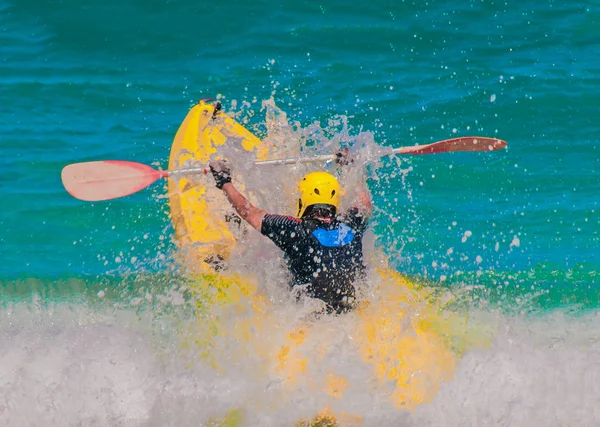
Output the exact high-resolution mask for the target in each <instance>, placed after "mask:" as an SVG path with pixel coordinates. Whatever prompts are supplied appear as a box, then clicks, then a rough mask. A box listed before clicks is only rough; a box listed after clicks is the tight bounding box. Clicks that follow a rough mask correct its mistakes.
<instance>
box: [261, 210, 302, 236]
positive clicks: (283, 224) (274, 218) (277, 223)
mask: <svg viewBox="0 0 600 427" xmlns="http://www.w3.org/2000/svg"><path fill="white" fill-rule="evenodd" d="M300 224H302V220H301V219H299V218H294V217H293V216H289V215H277V214H266V215H265V216H264V218H263V221H262V227H261V232H262V234H265V235H267V234H270V233H273V232H275V231H278V230H279V231H281V230H286V229H290V228H296V227H297V226H298V225H300Z"/></svg>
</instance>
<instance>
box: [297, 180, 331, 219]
mask: <svg viewBox="0 0 600 427" xmlns="http://www.w3.org/2000/svg"><path fill="white" fill-rule="evenodd" d="M298 194H299V195H300V198H299V199H298V218H302V215H304V212H305V211H306V208H307V207H309V206H312V205H330V206H333V207H335V210H336V212H337V210H338V208H339V207H340V183H339V182H338V180H337V179H336V178H335V176H333V175H331V174H330V173H327V172H312V173H309V174H308V175H306V176H305V177H304V178H302V181H300V183H299V184H298Z"/></svg>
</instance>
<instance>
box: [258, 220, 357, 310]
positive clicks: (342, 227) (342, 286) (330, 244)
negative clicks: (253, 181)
mask: <svg viewBox="0 0 600 427" xmlns="http://www.w3.org/2000/svg"><path fill="white" fill-rule="evenodd" d="M366 225H367V221H366V217H364V216H363V215H362V214H360V213H359V211H358V209H352V210H350V211H349V212H348V213H347V214H345V215H342V216H338V217H336V218H334V219H332V220H330V221H324V220H322V219H315V218H312V217H306V216H305V217H303V218H302V219H298V218H293V217H289V216H282V215H270V214H267V215H265V217H264V218H263V221H262V227H261V233H262V234H263V235H265V236H267V237H269V238H270V239H271V240H272V241H273V242H274V243H275V244H276V245H277V246H278V247H279V248H280V249H281V250H283V252H284V253H285V258H286V262H287V265H288V267H289V270H290V273H291V275H292V283H291V285H292V286H303V287H304V292H305V293H306V295H308V296H310V297H313V298H319V299H321V300H323V301H324V302H325V303H326V304H327V306H328V308H329V309H330V310H334V311H342V310H344V309H346V308H348V307H350V306H351V304H352V303H353V301H354V298H355V288H354V284H355V283H356V281H357V280H359V279H363V278H364V276H365V266H364V263H363V249H362V237H363V233H364V231H365V229H366Z"/></svg>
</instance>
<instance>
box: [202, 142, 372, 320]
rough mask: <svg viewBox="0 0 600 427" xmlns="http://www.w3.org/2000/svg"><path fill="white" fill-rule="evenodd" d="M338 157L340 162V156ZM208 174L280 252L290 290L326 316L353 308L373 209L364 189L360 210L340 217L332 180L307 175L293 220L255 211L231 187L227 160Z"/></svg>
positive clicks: (337, 193) (214, 163)
mask: <svg viewBox="0 0 600 427" xmlns="http://www.w3.org/2000/svg"><path fill="white" fill-rule="evenodd" d="M345 153H346V155H347V152H345ZM338 159H344V153H342V154H338ZM342 164H343V163H342ZM210 170H211V172H212V174H213V176H214V178H215V181H216V186H217V188H219V189H222V190H223V192H224V193H225V195H226V196H227V199H228V200H229V202H231V204H232V205H233V207H234V209H235V210H236V211H237V213H238V215H239V216H240V217H242V219H244V220H245V221H247V222H248V223H249V224H250V225H251V226H252V227H254V228H255V229H256V230H258V231H259V232H261V233H262V234H263V235H264V236H267V237H268V238H269V239H271V240H272V241H273V242H274V243H275V244H276V245H277V246H278V247H279V248H280V249H281V250H283V252H284V254H285V259H286V262H287V265H288V268H289V270H290V272H291V274H292V287H294V288H295V289H301V290H302V292H304V293H305V294H306V295H308V296H309V297H313V298H319V299H321V300H322V301H323V302H325V304H326V309H327V311H328V312H330V313H331V312H334V313H343V312H345V311H348V310H349V309H351V308H352V306H353V303H354V299H355V283H356V281H357V280H360V279H363V278H364V276H365V265H364V264H363V248H362V238H363V234H364V232H365V230H366V228H367V221H368V219H369V217H370V215H371V210H372V205H371V198H370V196H369V194H368V193H367V191H366V190H365V191H362V192H361V193H360V194H359V198H360V206H357V207H354V208H352V209H350V210H349V211H348V212H346V213H345V214H339V213H338V208H339V206H340V185H339V183H338V181H337V179H336V178H335V177H334V176H333V175H331V174H329V173H326V172H312V173H309V174H308V175H306V176H305V177H304V178H303V179H302V181H300V183H299V185H298V193H299V199H298V210H297V217H291V216H284V215H272V214H268V213H267V212H265V211H263V210H261V209H258V208H256V207H254V206H253V205H252V204H250V202H249V201H248V200H247V199H246V198H245V197H244V196H243V195H242V194H241V193H240V192H239V191H238V190H237V189H236V188H235V187H234V185H233V184H232V183H231V169H230V167H229V164H228V163H227V162H226V161H223V160H219V161H212V162H211V163H210ZM298 287H300V288H298Z"/></svg>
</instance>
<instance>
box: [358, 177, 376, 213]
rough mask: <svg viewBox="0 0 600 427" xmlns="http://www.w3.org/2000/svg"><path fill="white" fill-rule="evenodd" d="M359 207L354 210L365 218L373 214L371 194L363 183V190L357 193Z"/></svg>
mask: <svg viewBox="0 0 600 427" xmlns="http://www.w3.org/2000/svg"><path fill="white" fill-rule="evenodd" d="M358 201H359V205H358V206H356V208H357V209H358V210H359V211H360V212H361V213H362V214H363V215H364V216H366V217H367V218H369V217H370V216H371V214H372V213H373V200H372V199H371V192H370V191H369V189H368V188H367V184H366V183H365V184H364V186H363V188H361V189H360V190H359V192H358Z"/></svg>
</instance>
